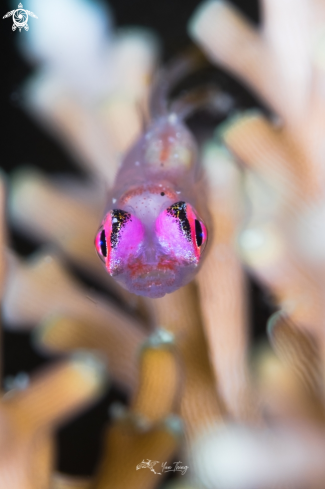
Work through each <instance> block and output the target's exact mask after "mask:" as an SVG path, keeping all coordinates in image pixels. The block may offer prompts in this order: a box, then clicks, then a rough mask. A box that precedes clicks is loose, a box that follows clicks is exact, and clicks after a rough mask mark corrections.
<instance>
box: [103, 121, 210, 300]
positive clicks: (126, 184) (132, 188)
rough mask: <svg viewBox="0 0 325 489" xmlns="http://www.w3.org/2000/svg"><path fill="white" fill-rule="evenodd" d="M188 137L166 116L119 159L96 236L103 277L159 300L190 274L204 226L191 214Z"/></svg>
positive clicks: (194, 165) (194, 170)
mask: <svg viewBox="0 0 325 489" xmlns="http://www.w3.org/2000/svg"><path fill="white" fill-rule="evenodd" d="M198 177H199V166H198V150H197V144H196V142H195V139H194V137H193V135H192V134H191V132H190V131H189V129H188V128H187V127H186V125H185V123H184V122H183V120H182V118H181V117H179V116H178V115H177V113H175V112H173V111H171V112H168V111H166V113H164V114H162V115H161V116H158V117H155V118H154V119H153V121H152V123H151V124H150V125H149V127H148V128H147V130H146V131H145V133H144V134H143V135H142V136H141V137H140V139H139V140H138V141H137V142H136V143H135V145H134V146H133V147H132V148H131V150H130V151H129V153H128V154H127V155H126V156H125V158H124V160H123V162H122V165H121V167H120V169H119V172H118V174H117V177H116V180H115V184H114V186H113V189H112V191H111V195H110V197H109V201H108V206H107V208H106V211H105V216H104V219H103V221H102V224H101V227H100V229H99V231H98V233H97V236H96V239H95V246H96V250H97V253H98V255H99V257H100V258H101V260H102V261H103V262H104V263H105V267H106V270H107V271H108V273H109V274H110V275H111V276H112V277H114V278H115V279H116V281H117V282H119V283H120V284H121V285H122V286H123V287H124V288H126V289H127V290H129V291H130V292H133V293H135V294H138V295H144V296H148V297H152V298H156V297H162V296H164V295H165V294H166V293H170V292H173V291H175V290H177V289H178V288H180V287H182V286H183V285H185V284H187V283H188V282H189V281H190V280H192V278H193V277H194V276H195V274H196V272H197V271H198V268H199V265H200V263H201V259H202V255H203V251H204V248H205V245H206V242H207V229H206V226H205V224H204V222H203V220H202V218H201V217H200V216H199V215H198V213H197V212H196V210H195V207H196V195H195V194H196V192H195V187H196V182H197V179H198Z"/></svg>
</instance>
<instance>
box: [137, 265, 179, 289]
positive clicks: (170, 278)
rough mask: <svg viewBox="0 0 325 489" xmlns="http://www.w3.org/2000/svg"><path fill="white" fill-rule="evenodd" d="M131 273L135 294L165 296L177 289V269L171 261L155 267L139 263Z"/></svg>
mask: <svg viewBox="0 0 325 489" xmlns="http://www.w3.org/2000/svg"><path fill="white" fill-rule="evenodd" d="M129 272H130V282H131V284H132V289H133V292H134V293H138V294H139V293H140V294H141V295H146V296H148V297H162V296H164V295H165V294H166V293H168V292H169V291H171V290H172V289H173V288H174V287H175V283H176V279H177V268H176V266H175V264H174V263H172V262H170V261H168V262H164V263H157V264H155V265H148V264H144V263H141V262H138V263H136V264H133V266H132V267H131V269H130V271H129Z"/></svg>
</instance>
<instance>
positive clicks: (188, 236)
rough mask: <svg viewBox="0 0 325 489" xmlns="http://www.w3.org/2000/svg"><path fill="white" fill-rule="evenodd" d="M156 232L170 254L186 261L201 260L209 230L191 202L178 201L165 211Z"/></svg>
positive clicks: (158, 220) (196, 261)
mask: <svg viewBox="0 0 325 489" xmlns="http://www.w3.org/2000/svg"><path fill="white" fill-rule="evenodd" d="M156 233H157V236H158V240H159V242H160V244H161V246H162V247H163V248H164V249H165V250H166V251H168V252H169V253H170V254H172V255H174V256H175V257H177V258H178V259H181V260H183V261H186V262H190V263H191V262H195V263H198V262H199V260H200V256H201V253H202V251H203V249H204V248H205V244H206V241H207V230H206V227H205V225H204V223H203V222H202V221H201V220H200V219H199V218H198V216H197V214H196V212H195V211H194V209H193V207H192V206H191V205H190V204H187V203H186V202H176V203H175V204H173V205H171V206H170V207H168V208H167V209H166V210H165V211H163V212H162V213H161V214H160V215H159V216H158V219H157V221H156Z"/></svg>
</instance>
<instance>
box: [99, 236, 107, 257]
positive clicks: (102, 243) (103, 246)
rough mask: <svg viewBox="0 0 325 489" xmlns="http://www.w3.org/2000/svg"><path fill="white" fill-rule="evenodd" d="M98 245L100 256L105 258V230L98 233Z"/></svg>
mask: <svg viewBox="0 0 325 489" xmlns="http://www.w3.org/2000/svg"><path fill="white" fill-rule="evenodd" d="M99 245H100V251H101V252H102V255H103V256H105V258H106V256H107V242H106V233H105V229H103V230H102V232H101V233H100V241H99Z"/></svg>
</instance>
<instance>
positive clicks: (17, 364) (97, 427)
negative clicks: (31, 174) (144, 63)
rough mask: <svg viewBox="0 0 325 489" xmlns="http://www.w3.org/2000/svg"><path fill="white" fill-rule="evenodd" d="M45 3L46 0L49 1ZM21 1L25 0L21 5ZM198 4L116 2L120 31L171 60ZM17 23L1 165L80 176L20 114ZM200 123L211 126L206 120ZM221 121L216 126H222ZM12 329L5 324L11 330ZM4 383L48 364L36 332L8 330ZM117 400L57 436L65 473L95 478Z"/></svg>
mask: <svg viewBox="0 0 325 489" xmlns="http://www.w3.org/2000/svg"><path fill="white" fill-rule="evenodd" d="M42 1H46V0H42ZM17 3H18V0H17ZM199 3H200V2H199V1H198V0H161V1H160V2H159V1H153V0H112V1H110V2H109V4H110V7H111V10H112V12H113V15H114V17H115V23H116V25H117V26H127V25H132V26H136V25H138V26H145V27H149V28H151V29H153V30H154V31H155V32H156V33H157V34H158V36H159V37H160V39H161V42H162V59H163V61H166V60H168V59H170V58H172V57H173V56H175V55H177V54H178V53H180V52H181V51H182V50H184V49H185V48H187V47H188V45H189V43H190V39H189V38H188V36H187V30H186V29H187V24H188V20H189V18H190V17H191V15H192V13H193V11H194V9H195V8H196V7H197V6H198V5H199ZM233 3H235V4H236V5H237V6H238V7H239V8H240V9H241V10H242V11H243V12H245V13H246V15H247V16H249V17H250V18H251V19H252V20H253V21H254V22H256V23H258V22H259V9H258V2H257V0H245V1H240V0H237V1H234V2H233ZM10 9H11V8H10V5H9V2H1V12H2V13H1V12H0V14H1V17H2V16H3V15H4V14H5V13H6V12H7V11H9V10H10ZM11 25H12V23H11V22H10V21H5V20H4V21H1V22H0V36H1V66H2V76H1V90H0V97H1V149H2V152H1V167H2V168H3V169H4V170H5V171H6V172H7V173H8V174H10V173H11V172H12V171H13V170H14V169H15V168H17V167H19V166H20V165H22V164H26V163H28V164H31V165H34V166H39V167H41V168H42V169H43V171H45V172H49V173H56V172H61V173H62V172H68V173H72V174H76V175H77V174H78V175H79V177H81V176H82V175H80V170H78V169H77V168H76V166H75V165H74V163H73V161H72V160H71V159H70V157H69V155H68V154H66V153H65V152H64V150H63V149H62V148H61V147H60V146H59V145H58V144H57V143H56V141H55V140H54V139H53V138H52V137H51V135H50V134H48V133H47V132H44V131H43V130H42V128H41V127H39V126H37V125H36V123H34V122H33V121H32V120H31V119H30V118H29V117H28V115H26V114H25V113H24V111H23V110H22V109H21V98H20V87H21V85H22V83H23V82H24V80H25V79H26V77H27V76H28V75H29V74H30V73H31V71H32V68H31V67H30V66H28V65H27V64H26V62H25V61H24V60H23V59H22V58H21V56H20V54H19V53H18V51H17V50H16V48H15V40H16V38H17V37H18V36H20V35H21V36H24V35H28V33H26V32H25V31H22V33H19V32H18V31H16V32H13V31H12V29H11ZM213 77H215V78H216V79H217V81H218V82H220V83H221V84H222V86H223V88H224V89H225V90H228V91H229V92H230V93H231V94H232V95H233V96H234V97H235V100H236V103H237V104H238V106H239V108H248V107H251V106H256V105H257V104H258V102H257V101H256V100H255V99H254V97H253V96H252V94H250V93H248V92H247V91H246V90H245V89H244V88H243V87H242V86H241V85H240V84H239V83H237V82H236V81H235V80H233V79H232V78H231V77H229V76H228V75H226V74H223V73H222V72H221V71H220V70H216V69H215V68H213ZM200 117H201V118H202V115H201V116H200V115H199V116H198V118H197V119H196V120H195V119H194V120H193V121H192V124H193V125H194V127H195V125H198V124H201V123H206V119H204V120H203V119H200ZM217 123H218V121H215V125H216V124H217ZM10 240H11V246H13V247H14V248H15V249H16V251H18V252H19V253H20V254H22V255H24V256H28V255H29V254H30V253H31V252H33V251H34V250H35V249H36V248H37V245H36V244H35V243H32V242H29V241H27V240H26V239H25V238H23V237H22V236H20V235H19V233H17V231H15V232H14V231H13V230H10ZM249 286H250V289H251V313H252V324H253V330H252V333H251V334H252V338H253V340H254V341H256V340H261V339H262V338H263V337H264V335H265V325H266V320H267V319H268V317H269V316H270V314H271V312H272V306H271V305H270V304H271V302H270V301H269V299H268V298H267V297H266V295H265V294H264V292H263V291H261V290H260V288H259V287H258V286H257V284H256V283H255V282H254V281H253V280H252V279H251V278H249ZM4 326H5V325H4ZM2 348H3V355H2V358H3V371H4V377H6V376H8V375H16V374H17V373H18V372H22V371H24V372H31V371H33V370H35V369H36V368H38V367H39V366H40V365H42V364H44V363H46V362H48V361H49V360H48V359H47V358H45V357H42V356H41V355H40V354H39V353H38V352H37V351H35V350H34V348H33V347H32V345H31V343H30V337H29V334H26V333H12V332H8V331H6V330H5V331H4V332H3V346H2ZM112 400H119V401H121V402H123V403H127V398H126V396H125V394H124V393H123V392H120V391H118V389H116V388H115V387H114V386H113V387H111V388H110V389H109V391H108V392H107V394H106V396H105V397H104V399H102V401H100V402H99V403H98V404H97V405H96V406H95V407H94V408H92V409H91V410H90V411H89V412H87V413H86V414H83V415H82V416H79V417H78V418H77V419H76V420H75V421H73V422H72V423H69V425H67V426H65V427H63V428H62V429H61V430H60V431H59V433H58V435H57V440H58V449H59V457H58V468H59V469H60V470H61V471H64V472H66V473H71V474H80V475H82V474H84V475H87V474H91V473H92V472H93V470H94V467H95V464H96V461H97V459H98V455H99V451H100V437H101V433H102V428H103V426H104V424H105V423H106V422H107V419H108V405H109V404H110V402H111V401H112Z"/></svg>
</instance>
